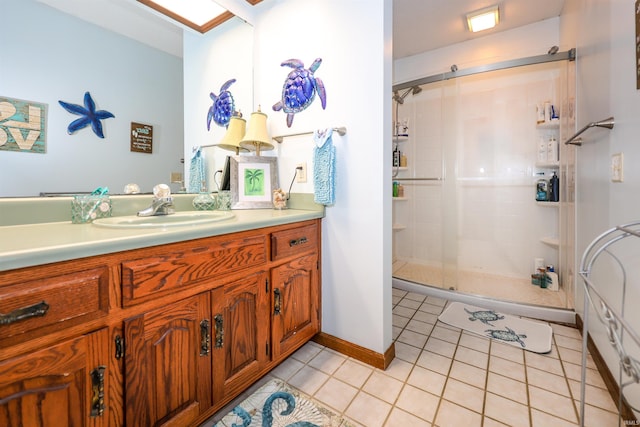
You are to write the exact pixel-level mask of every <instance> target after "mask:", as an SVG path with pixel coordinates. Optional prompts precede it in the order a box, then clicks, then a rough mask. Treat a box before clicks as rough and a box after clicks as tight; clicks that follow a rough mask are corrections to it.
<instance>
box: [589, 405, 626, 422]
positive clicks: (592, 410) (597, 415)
mask: <svg viewBox="0 0 640 427" xmlns="http://www.w3.org/2000/svg"><path fill="white" fill-rule="evenodd" d="M578 409H579V407H578ZM584 409H585V410H584V425H585V427H602V426H617V425H618V414H614V413H613V412H609V411H605V410H603V409H600V408H596V407H595V406H591V405H585V407H584ZM622 425H623V426H624V425H625V424H624V420H623V422H622Z"/></svg>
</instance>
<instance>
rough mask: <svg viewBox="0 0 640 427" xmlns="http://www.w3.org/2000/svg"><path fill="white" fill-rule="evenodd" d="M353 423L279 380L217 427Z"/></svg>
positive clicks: (330, 426)
mask: <svg viewBox="0 0 640 427" xmlns="http://www.w3.org/2000/svg"><path fill="white" fill-rule="evenodd" d="M353 426H354V424H352V423H350V422H349V421H347V420H345V419H344V418H342V417H340V416H339V415H338V414H336V413H335V412H333V411H332V410H330V409H328V408H326V407H324V406H322V405H321V404H320V403H318V402H316V401H314V400H313V399H311V398H310V397H309V396H307V395H305V394H304V393H302V392H300V391H299V390H296V389H294V388H293V387H291V386H290V385H288V384H287V383H285V382H283V381H280V380H271V381H269V382H268V383H266V384H265V385H263V386H262V387H260V388H259V389H258V390H257V391H256V392H255V393H253V394H252V395H251V396H249V397H248V398H246V399H245V400H244V401H243V402H242V403H241V404H239V405H238V406H236V407H235V408H233V410H232V411H231V412H229V413H228V414H227V415H225V416H224V418H222V419H221V420H220V421H219V422H218V423H216V424H215V426H214V427H353Z"/></svg>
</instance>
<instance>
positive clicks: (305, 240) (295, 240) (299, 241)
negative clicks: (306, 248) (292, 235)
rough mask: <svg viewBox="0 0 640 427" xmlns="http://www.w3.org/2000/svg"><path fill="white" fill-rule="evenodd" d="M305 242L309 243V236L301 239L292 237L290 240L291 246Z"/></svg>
mask: <svg viewBox="0 0 640 427" xmlns="http://www.w3.org/2000/svg"><path fill="white" fill-rule="evenodd" d="M305 243H307V238H306V237H301V238H299V239H291V240H289V247H293V246H298V245H303V244H305Z"/></svg>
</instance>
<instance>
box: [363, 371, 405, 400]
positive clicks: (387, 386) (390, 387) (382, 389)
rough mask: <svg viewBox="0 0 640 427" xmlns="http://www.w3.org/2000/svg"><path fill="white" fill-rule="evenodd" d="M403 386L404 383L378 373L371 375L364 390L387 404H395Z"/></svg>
mask: <svg viewBox="0 0 640 427" xmlns="http://www.w3.org/2000/svg"><path fill="white" fill-rule="evenodd" d="M403 384H404V383H403V382H402V381H398V380H397V379H395V378H392V377H390V376H388V375H385V374H383V373H381V372H380V371H376V372H374V373H373V374H371V376H370V377H369V379H368V380H367V382H366V383H365V384H364V386H363V387H362V390H364V391H366V392H367V393H369V394H371V395H373V396H375V397H377V398H378V399H381V400H384V401H385V402H388V403H394V402H395V401H396V399H397V398H398V395H399V394H400V390H402V386H403Z"/></svg>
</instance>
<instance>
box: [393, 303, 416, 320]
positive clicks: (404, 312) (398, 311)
mask: <svg viewBox="0 0 640 427" xmlns="http://www.w3.org/2000/svg"><path fill="white" fill-rule="evenodd" d="M409 301H411V300H409ZM413 302H415V303H417V301H413ZM415 312H416V310H415V309H412V308H409V307H403V306H401V305H400V304H398V305H397V306H395V307H394V308H393V314H394V315H396V316H402V317H407V318H409V319H411V317H412V316H413V314H414V313H415Z"/></svg>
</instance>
